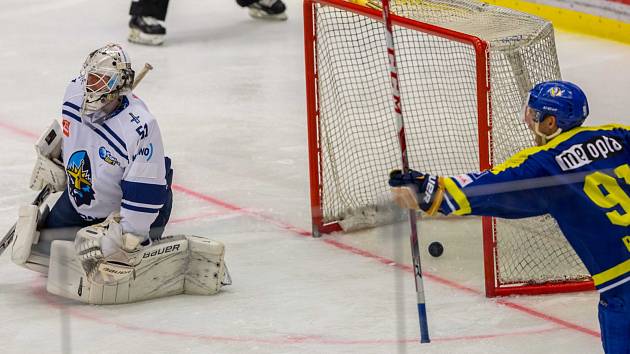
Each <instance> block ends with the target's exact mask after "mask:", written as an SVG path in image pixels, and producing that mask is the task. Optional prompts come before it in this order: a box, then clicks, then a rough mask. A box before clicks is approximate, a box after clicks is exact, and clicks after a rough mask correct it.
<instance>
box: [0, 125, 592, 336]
mask: <svg viewBox="0 0 630 354" xmlns="http://www.w3.org/2000/svg"><path fill="white" fill-rule="evenodd" d="M0 128H3V129H6V130H8V131H10V132H13V133H15V134H18V135H21V136H24V137H28V138H38V137H39V136H38V135H37V134H35V133H33V132H30V131H27V130H24V129H21V128H18V127H15V126H13V125H10V124H7V123H4V122H0ZM173 190H174V191H178V192H180V193H183V194H186V195H188V196H191V197H194V198H197V199H199V200H203V201H206V202H208V203H211V204H214V205H218V206H220V207H222V208H225V209H227V210H230V211H233V212H238V213H240V214H243V215H248V216H251V217H254V218H256V219H259V220H262V221H264V222H267V223H269V224H272V225H275V226H277V227H279V228H281V229H283V230H286V231H289V232H292V233H294V234H297V235H299V236H303V237H307V236H311V232H310V231H306V230H304V229H301V228H299V227H296V226H294V225H291V224H289V223H287V222H284V221H282V220H278V219H276V218H274V217H272V216H269V215H267V214H265V213H262V212H258V211H254V210H249V209H245V208H241V207H239V206H237V205H234V204H231V203H228V202H226V201H223V200H220V199H218V198H215V197H212V196H209V195H206V194H203V193H200V192H196V191H194V190H192V189H189V188H186V187H184V186H181V185H179V184H173ZM200 217H201V216H195V217H191V218H190V219H191V220H192V219H197V218H200ZM184 221H187V220H182V221H180V222H184ZM322 240H323V242H325V243H327V244H329V245H331V246H334V247H337V248H339V249H342V250H345V251H348V252H351V253H354V254H356V255H359V256H362V257H366V258H370V259H373V260H376V261H378V262H380V263H382V264H385V265H388V266H393V267H396V268H398V269H401V270H404V271H407V272H411V271H412V269H411V266H408V265H404V264H400V263H397V262H396V261H394V260H391V259H388V258H385V257H382V256H379V255H377V254H374V253H372V252H369V251H366V250H362V249H359V248H356V247H354V246H350V245H347V244H344V243H342V242H339V241H336V240H334V239H329V238H324V239H322ZM423 275H424V276H425V277H426V278H428V279H431V280H432V281H435V282H437V283H440V284H443V285H445V286H448V287H451V288H455V289H459V290H462V291H464V292H467V293H470V294H474V295H479V296H483V294H482V293H481V292H480V291H478V290H475V289H472V288H469V287H466V286H464V285H461V284H458V283H456V282H453V281H451V280H448V279H445V278H441V277H438V276H435V275H432V274H428V273H423ZM34 294H35V295H36V296H37V297H38V298H39V299H41V300H42V301H44V302H46V303H47V304H48V305H50V306H53V307H56V308H60V309H63V310H64V311H67V312H68V313H70V314H72V316H73V317H77V318H82V319H85V320H90V321H94V322H98V323H102V324H109V325H113V326H116V327H120V328H124V329H128V330H134V331H140V332H145V333H153V334H159V335H169V336H175V337H182V338H193V339H202V340H209V341H228V342H254V343H262V344H295V343H305V342H313V343H320V344H388V343H390V344H391V343H401V342H404V343H407V342H408V343H411V342H417V341H418V340H417V339H415V338H414V339H401V340H344V339H327V338H324V337H321V336H306V335H304V336H286V337H281V338H276V339H260V338H247V337H228V336H209V335H202V334H192V333H187V332H175V331H166V330H161V329H151V328H146V327H139V326H133V325H128V324H124V323H120V322H115V321H112V320H109V319H106V318H103V317H100V316H98V315H90V314H89V313H87V312H86V311H85V310H86V307H80V310H81V311H77V309H74V308H70V307H68V306H66V305H64V304H61V303H59V302H55V301H54V300H53V299H52V295H50V294H48V293H47V292H46V291H45V288H43V287H41V288H37V289H34ZM496 303H499V304H501V305H505V306H507V307H509V308H512V309H514V310H517V311H519V312H523V313H526V314H528V315H531V316H534V317H537V318H540V319H543V320H546V321H549V322H552V323H555V324H557V325H560V326H562V327H565V328H568V329H571V330H575V331H578V332H582V333H585V334H588V335H591V336H594V337H598V338H599V332H596V331H593V330H590V329H588V328H585V327H582V326H579V325H577V324H573V323H570V322H568V321H564V320H561V319H559V318H556V317H553V316H549V315H545V314H543V313H541V312H539V311H536V310H534V309H530V308H528V307H526V306H522V305H519V304H516V303H513V302H511V301H507V300H503V299H499V300H497V301H496ZM552 330H555V329H554V328H549V329H543V330H535V331H521V332H510V333H499V334H489V335H476V336H462V337H441V338H434V339H433V341H435V342H441V341H456V340H481V339H488V338H497V337H506V336H514V335H525V334H535V333H542V332H548V331H552Z"/></svg>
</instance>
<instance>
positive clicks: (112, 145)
mask: <svg viewBox="0 0 630 354" xmlns="http://www.w3.org/2000/svg"><path fill="white" fill-rule="evenodd" d="M92 130H94V132H95V133H96V134H98V135H99V136H100V137H101V138H103V139H105V141H107V143H108V144H109V146H111V147H112V149H114V150H115V151H116V152H117V153H118V155H120V156H121V157H122V158H124V159H125V160H127V161H129V157H128V156H127V155H126V154H125V153H123V152H122V151H121V150H120V148H119V147H118V146H116V145H115V144H114V143H113V142H112V141H111V140H109V138H108V137H107V135H105V134H104V133H103V132H102V131H100V130H98V129H96V128H94V127H92Z"/></svg>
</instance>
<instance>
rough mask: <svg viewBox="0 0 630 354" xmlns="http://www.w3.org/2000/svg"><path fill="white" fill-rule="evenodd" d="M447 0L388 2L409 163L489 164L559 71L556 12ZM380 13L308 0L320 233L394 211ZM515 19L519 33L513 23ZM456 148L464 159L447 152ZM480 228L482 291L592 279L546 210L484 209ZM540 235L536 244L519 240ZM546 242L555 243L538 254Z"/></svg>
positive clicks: (512, 145) (545, 287) (515, 137)
mask: <svg viewBox="0 0 630 354" xmlns="http://www.w3.org/2000/svg"><path fill="white" fill-rule="evenodd" d="M451 3H453V4H452V5H451V4H445V2H444V1H439V0H430V1H418V0H406V1H399V3H398V5H394V6H392V7H393V12H394V13H397V14H399V15H396V14H392V16H391V21H392V25H393V27H394V37H395V43H396V47H397V48H396V50H397V52H398V53H400V54H399V57H400V59H398V61H399V67H400V73H399V74H400V80H401V86H402V90H403V92H402V95H401V98H402V101H403V107H404V109H405V113H404V114H405V125H406V126H407V125H410V126H411V127H410V128H409V129H407V131H408V136H411V138H408V140H409V141H408V145H411V148H410V149H411V154H410V156H411V157H410V167H411V168H415V169H420V170H423V171H427V172H431V173H437V174H447V175H454V174H458V173H464V172H469V171H472V170H485V169H488V168H491V167H492V166H493V165H495V164H497V163H500V162H502V161H503V160H505V159H506V158H507V157H509V156H511V154H513V153H515V152H516V151H519V150H520V149H522V148H525V147H527V146H528V144H531V141H530V140H531V139H530V138H529V136H528V135H527V134H528V133H527V131H526V128H525V127H524V126H523V124H522V123H521V122H520V120H519V119H518V117H517V115H518V112H516V111H518V108H517V106H520V105H521V102H522V99H523V98H524V96H525V93H526V92H527V90H529V88H531V87H532V86H533V84H535V83H536V82H540V81H544V80H550V79H558V78H560V73H559V65H558V62H557V57H556V53H555V46H554V40H553V28H552V27H551V24H549V23H547V22H544V21H543V20H540V19H538V18H535V17H533V16H529V15H525V14H521V13H518V12H516V11H512V10H508V9H501V8H497V7H494V6H490V5H487V4H481V3H479V2H476V1H473V0H455V1H452V2H451ZM426 7H428V8H429V10H427V9H426ZM486 12H487V13H488V14H486ZM480 14H481V15H480ZM471 16H472V17H471ZM474 16H480V17H479V18H475V17H474ZM483 16H485V17H483ZM488 18H489V19H490V20H488ZM425 19H426V21H425ZM497 19H498V20H497ZM381 21H382V13H381V12H380V11H379V10H378V9H373V8H369V7H366V6H361V5H358V4H354V3H350V2H346V1H342V0H305V1H304V43H305V46H304V47H305V63H306V86H307V118H308V146H309V166H310V167H309V169H310V172H309V173H310V195H311V212H312V225H313V235H314V236H319V235H320V234H322V233H324V234H325V233H330V232H335V231H348V230H353V229H358V228H365V227H371V226H376V225H378V224H383V223H387V222H391V221H392V220H391V217H392V213H391V210H388V208H387V206H386V203H383V199H384V197H383V195H384V193H386V191H387V184H386V177H387V172H388V171H389V169H391V168H393V167H396V163H398V160H399V157H397V155H396V149H398V146H397V145H396V144H397V142H396V136H395V133H394V135H392V134H391V133H390V129H391V131H395V128H393V125H391V126H390V123H391V121H392V119H391V112H392V110H393V108H392V107H391V104H392V103H391V102H390V103H386V101H387V100H388V99H389V100H390V101H391V99H390V98H389V89H388V85H389V81H388V73H387V71H386V70H385V68H386V65H385V61H386V60H387V58H386V52H385V50H384V48H385V47H384V46H385V42H384V39H383V38H382V37H381V36H382V34H381V33H382V24H380V22H381ZM484 21H486V22H488V23H490V24H489V25H485V22H484ZM501 21H504V22H505V23H504V25H503V27H501V23H502V22H501ZM443 23H444V24H445V25H442V24H443ZM461 23H464V24H463V25H462V24H461ZM496 23H499V24H498V25H496ZM519 25H521V26H522V28H524V30H523V31H522V32H523V33H521V32H518V31H513V30H512V29H511V28H509V27H511V26H513V27H518V26H519ZM458 26H460V27H462V28H464V29H472V31H471V32H473V33H466V31H464V30H458V29H459V28H458ZM484 26H485V27H484ZM488 28H489V29H488ZM486 32H488V33H489V34H486ZM497 33H498V34H497ZM482 35H483V36H486V37H489V39H488V38H482V37H481V36H482ZM418 68H421V69H418ZM436 73H437V74H436ZM426 77H431V80H433V81H428V79H426ZM383 85H386V86H383ZM383 87H384V88H383ZM381 91H382V92H381ZM434 91H435V92H434ZM381 96H382V97H381ZM449 96H453V97H449ZM445 97H447V99H445ZM460 97H461V99H460ZM444 112H454V113H452V114H451V113H444ZM426 117H429V118H428V119H427V118H426ZM434 117H437V118H434ZM438 118H439V120H440V122H441V123H442V122H446V123H445V124H446V125H447V126H446V127H445V128H443V129H444V131H440V130H439V129H438V128H436V127H435V124H433V123H432V122H433V119H438ZM436 129H438V130H436ZM514 132H517V133H514ZM442 135H444V136H442ZM414 136H416V137H418V140H417V141H414V138H413V137H414ZM425 140H428V141H429V143H426V142H425ZM452 141H456V143H453V142H452ZM431 142H432V144H431ZM414 143H415V146H414ZM429 144H430V146H429ZM472 145H474V146H472ZM364 146H369V149H368V148H366V149H364V148H363V147H364ZM433 146H438V147H437V148H434V150H431V151H430V152H431V155H432V156H435V155H438V157H437V158H436V160H435V161H427V160H426V156H427V154H425V152H428V151H429V149H430V148H432V147H433ZM414 148H415V150H414ZM349 150H351V151H349ZM390 150H391V154H392V156H391V157H390V156H389V155H390ZM390 158H391V159H393V160H392V161H396V163H393V164H392V163H391V162H390ZM457 159H461V160H462V161H455V162H453V163H449V162H448V161H450V160H457ZM445 161H446V162H445ZM523 230H525V231H523ZM482 233H483V248H484V271H485V279H486V280H485V282H486V283H485V287H486V295H487V296H489V297H493V296H501V295H510V294H543V293H552V292H570V291H580V290H590V289H593V285H592V282H591V281H590V278H589V277H588V274H587V273H586V270H585V269H584V267H583V265H582V264H581V262H580V261H579V259H577V256H576V255H575V254H574V252H573V251H572V249H571V248H570V247H569V246H568V244H567V243H566V240H564V238H563V237H562V235H561V234H560V232H559V229H558V228H557V225H556V224H555V222H554V221H553V220H550V218H549V217H541V218H537V219H534V220H530V219H526V221H525V222H524V223H518V222H514V221H508V220H502V219H495V218H490V217H483V218H482ZM521 234H522V235H521ZM514 235H516V236H514ZM549 235H553V237H551V236H549ZM533 236H535V237H536V238H538V239H541V240H536V241H535V242H538V243H540V244H529V243H524V242H529V241H527V240H528V239H534V237H533ZM550 244H553V247H550V246H549V245H550ZM540 248H542V249H543V251H545V250H546V249H548V248H553V250H551V251H549V252H550V253H549V254H542V255H538V254H539V253H541V250H540ZM523 250H524V251H526V252H525V253H526V254H525V255H520V253H522V252H521V251H523ZM519 257H524V259H521V258H519ZM528 257H529V258H532V257H533V259H531V260H530V259H528ZM536 257H539V258H536ZM540 257H542V258H540ZM513 259H516V260H513ZM576 259H577V260H576ZM565 260H566V261H565ZM565 262H566V263H570V265H569V266H566V265H565V264H564V263H565ZM512 263H514V264H512ZM548 268H551V269H548ZM513 273H514V274H515V275H513ZM528 273H530V274H528ZM529 278H532V279H529Z"/></svg>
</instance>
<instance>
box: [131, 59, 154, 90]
mask: <svg viewBox="0 0 630 354" xmlns="http://www.w3.org/2000/svg"><path fill="white" fill-rule="evenodd" d="M149 70H153V66H152V65H151V64H149V63H144V66H143V67H142V69H140V72H139V73H138V76H137V77H136V79H135V80H133V87H132V88H131V89H132V90H135V89H136V87H138V85H139V84H140V81H142V79H144V77H145V76H146V75H147V74H148V73H149Z"/></svg>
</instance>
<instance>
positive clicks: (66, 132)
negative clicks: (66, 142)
mask: <svg viewBox="0 0 630 354" xmlns="http://www.w3.org/2000/svg"><path fill="white" fill-rule="evenodd" d="M62 124H63V135H65V136H70V121H69V120H67V119H65V118H64V119H63V121H62Z"/></svg>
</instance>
